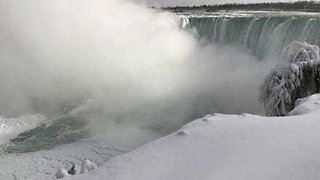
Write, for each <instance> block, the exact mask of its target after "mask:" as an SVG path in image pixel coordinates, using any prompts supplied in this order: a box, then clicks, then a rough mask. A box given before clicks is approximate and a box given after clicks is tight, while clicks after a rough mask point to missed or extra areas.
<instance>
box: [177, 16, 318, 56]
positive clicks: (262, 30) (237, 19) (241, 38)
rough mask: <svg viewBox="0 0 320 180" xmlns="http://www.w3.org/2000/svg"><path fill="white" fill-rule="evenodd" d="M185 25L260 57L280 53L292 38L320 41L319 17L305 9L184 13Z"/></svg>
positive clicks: (211, 39)
mask: <svg viewBox="0 0 320 180" xmlns="http://www.w3.org/2000/svg"><path fill="white" fill-rule="evenodd" d="M181 24H182V26H183V28H186V29H191V30H195V31H196V34H197V35H198V37H199V38H200V39H204V40H206V41H208V42H209V43H217V44H220V45H234V46H237V47H240V48H242V49H245V50H246V51H247V52H250V53H251V54H253V55H255V56H256V57H258V58H259V59H264V58H266V57H268V56H275V57H277V58H280V57H281V54H282V51H283V49H284V48H286V47H287V46H288V45H289V44H290V43H291V42H292V41H294V40H297V41H300V42H308V43H309V44H315V45H320V34H319V28H320V17H319V14H317V13H302V12H296V13H294V12H288V13H285V12H282V13H280V12H257V13H256V14H255V13H252V12H241V11H239V12H237V11H236V12H229V13H221V14H219V13H217V14H208V13H207V14H206V13H204V14H201V13H197V14H181Z"/></svg>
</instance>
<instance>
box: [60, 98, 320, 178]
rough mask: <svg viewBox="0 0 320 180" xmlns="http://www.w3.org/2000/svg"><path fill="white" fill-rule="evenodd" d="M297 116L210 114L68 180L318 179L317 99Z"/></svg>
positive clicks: (300, 107)
mask: <svg viewBox="0 0 320 180" xmlns="http://www.w3.org/2000/svg"><path fill="white" fill-rule="evenodd" d="M290 114H292V115H293V114H294V115H296V116H286V117H261V116H256V115H250V114H242V115H222V114H214V115H212V116H206V117H204V118H202V119H198V120H195V121H194V122H191V123H189V124H187V125H185V126H184V127H182V128H181V129H180V130H179V131H177V132H175V133H173V134H171V135H169V136H167V137H164V138H161V139H158V140H156V141H153V142H151V143H149V144H147V145H145V146H142V147H140V148H138V149H136V150H135V151H133V152H130V153H127V154H124V155H121V156H118V157H116V158H114V159H112V160H110V161H108V162H106V163H105V164H104V165H102V166H100V167H99V168H98V169H96V170H92V171H90V172H89V173H87V174H82V175H76V176H69V177H67V178H65V179H67V180H88V179H90V180H95V179H99V180H100V179H112V180H171V179H174V180H195V179H199V180H212V179H218V180H230V179H237V180H251V179H252V180H253V179H258V180H270V179H272V180H301V179H309V180H310V179H318V178H320V171H319V170H320V143H318V142H319V137H320V121H319V117H320V94H316V95H312V96H310V97H308V98H305V99H302V100H298V104H297V107H296V108H295V109H294V110H293V111H291V112H290Z"/></svg>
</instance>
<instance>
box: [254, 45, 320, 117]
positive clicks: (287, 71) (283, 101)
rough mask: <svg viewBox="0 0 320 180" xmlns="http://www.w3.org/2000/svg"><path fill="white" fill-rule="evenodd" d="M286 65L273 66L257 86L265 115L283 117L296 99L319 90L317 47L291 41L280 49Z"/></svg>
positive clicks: (319, 70)
mask: <svg viewBox="0 0 320 180" xmlns="http://www.w3.org/2000/svg"><path fill="white" fill-rule="evenodd" d="M284 57H285V58H286V60H287V61H288V62H289V64H286V65H282V66H277V67H276V68H274V69H272V70H271V72H270V73H269V75H267V77H266V79H265V81H264V83H263V84H262V86H261V96H260V100H261V101H262V102H263V103H264V106H265V109H266V112H267V115H268V116H285V115H287V114H288V113H289V112H290V111H291V110H292V109H293V108H294V105H295V104H294V103H295V101H296V100H297V99H299V98H303V97H306V96H309V95H311V94H314V93H319V92H320V90H319V89H320V59H319V47H318V46H315V45H308V44H307V43H305V42H304V43H300V42H297V41H294V42H292V43H291V44H290V45H289V46H288V47H287V48H286V49H285V51H284Z"/></svg>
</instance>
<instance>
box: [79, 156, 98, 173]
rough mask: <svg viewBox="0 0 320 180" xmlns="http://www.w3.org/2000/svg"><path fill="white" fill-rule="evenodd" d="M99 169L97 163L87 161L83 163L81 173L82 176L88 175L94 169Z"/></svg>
mask: <svg viewBox="0 0 320 180" xmlns="http://www.w3.org/2000/svg"><path fill="white" fill-rule="evenodd" d="M97 167H98V166H97V165H96V164H95V163H93V162H91V161H89V160H87V159H86V160H84V161H82V164H81V171H80V173H81V174H84V173H87V172H89V171H91V170H93V169H96V168H97Z"/></svg>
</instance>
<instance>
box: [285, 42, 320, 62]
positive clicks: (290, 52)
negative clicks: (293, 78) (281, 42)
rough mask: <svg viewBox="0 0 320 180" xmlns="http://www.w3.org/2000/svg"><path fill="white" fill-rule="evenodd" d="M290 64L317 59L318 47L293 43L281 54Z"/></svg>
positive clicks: (304, 43)
mask: <svg viewBox="0 0 320 180" xmlns="http://www.w3.org/2000/svg"><path fill="white" fill-rule="evenodd" d="M283 54H284V55H285V58H286V60H287V61H288V62H290V63H295V62H298V61H309V60H312V59H319V46H316V45H309V44H308V43H306V42H303V43H301V42H298V41H293V42H292V43H291V44H290V45H289V46H288V47H287V48H286V49H285V51H284V53H283Z"/></svg>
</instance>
